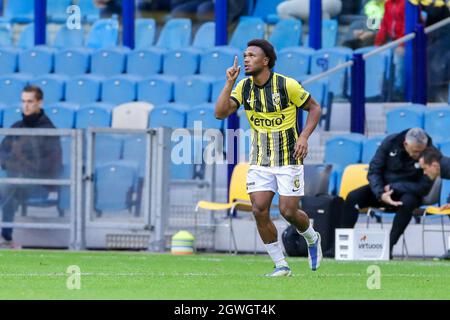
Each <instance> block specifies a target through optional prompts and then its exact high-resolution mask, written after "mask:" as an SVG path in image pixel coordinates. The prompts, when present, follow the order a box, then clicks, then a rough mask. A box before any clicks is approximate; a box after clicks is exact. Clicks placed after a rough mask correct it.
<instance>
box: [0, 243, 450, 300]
mask: <svg viewBox="0 0 450 320" xmlns="http://www.w3.org/2000/svg"><path fill="white" fill-rule="evenodd" d="M0 261H1V263H0V283H1V285H0V299H121V300H124V299H168V300H184V299H195V300H203V299H208V300H209V299H220V300H228V299H232V300H242V299H246V300H247V299H251V300H253V299H270V300H303V299H450V262H445V261H439V262H438V261H424V260H416V261H400V260H394V261H390V262H337V261H335V260H330V259H325V260H324V261H323V262H322V266H321V268H320V269H319V270H318V271H317V272H312V271H310V270H309V267H308V261H307V259H303V258H288V262H289V264H290V266H291V268H292V270H293V276H292V277H290V278H267V277H264V274H265V273H268V272H270V271H271V270H272V268H273V264H272V262H271V260H270V258H269V257H268V256H267V255H237V256H234V255H227V254H202V253H198V254H195V255H189V256H174V255H171V254H168V253H166V254H155V253H146V252H111V251H103V252H96V251H84V252H70V251H49V250H11V251H9V250H2V251H0ZM71 265H77V266H78V267H79V268H80V271H81V277H80V279H81V288H80V289H79V290H76V289H75V290H69V289H68V288H67V284H66V283H67V279H68V277H69V274H68V273H67V268H68V267H69V266H71ZM371 265H377V266H378V267H379V268H380V269H379V270H380V274H381V278H380V285H381V286H380V289H373V290H369V289H368V288H367V280H368V278H369V277H370V276H371V274H369V273H368V271H367V269H368V267H369V266H371Z"/></svg>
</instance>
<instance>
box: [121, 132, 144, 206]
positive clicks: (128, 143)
mask: <svg viewBox="0 0 450 320" xmlns="http://www.w3.org/2000/svg"><path fill="white" fill-rule="evenodd" d="M146 153H147V139H146V136H145V135H143V134H134V135H127V137H126V138H125V139H124V146H123V157H122V158H123V160H126V161H129V162H134V163H135V164H136V165H137V167H138V176H139V178H140V179H143V178H144V177H145V159H146ZM141 183H143V181H141ZM139 188H142V185H141V186H136V189H137V192H139ZM137 201H139V200H137Z"/></svg>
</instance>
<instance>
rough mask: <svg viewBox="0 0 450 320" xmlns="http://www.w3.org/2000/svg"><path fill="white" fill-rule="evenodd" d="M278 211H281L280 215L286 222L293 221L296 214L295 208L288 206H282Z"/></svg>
mask: <svg viewBox="0 0 450 320" xmlns="http://www.w3.org/2000/svg"><path fill="white" fill-rule="evenodd" d="M280 212H281V215H282V216H283V217H284V218H285V219H286V220H287V221H288V222H291V221H294V217H295V215H297V214H298V212H297V209H294V208H289V207H286V208H283V209H282V208H280Z"/></svg>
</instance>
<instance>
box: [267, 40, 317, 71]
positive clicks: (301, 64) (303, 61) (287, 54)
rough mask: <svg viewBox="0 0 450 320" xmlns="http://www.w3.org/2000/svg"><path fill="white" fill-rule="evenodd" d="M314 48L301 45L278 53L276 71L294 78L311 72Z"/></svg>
mask: <svg viewBox="0 0 450 320" xmlns="http://www.w3.org/2000/svg"><path fill="white" fill-rule="evenodd" d="M313 54H314V50H312V49H309V48H301V47H289V48H285V49H282V50H281V51H280V52H279V53H278V57H277V63H276V65H275V71H276V72H278V73H280V74H282V75H286V76H288V77H292V78H296V79H297V78H298V77H299V76H302V75H305V74H308V73H309V70H310V64H311V57H312V55H313Z"/></svg>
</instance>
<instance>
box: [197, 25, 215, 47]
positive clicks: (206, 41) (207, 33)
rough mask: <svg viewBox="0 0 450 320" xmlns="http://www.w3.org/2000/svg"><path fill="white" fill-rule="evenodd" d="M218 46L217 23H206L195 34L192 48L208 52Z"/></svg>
mask: <svg viewBox="0 0 450 320" xmlns="http://www.w3.org/2000/svg"><path fill="white" fill-rule="evenodd" d="M215 45H216V23H215V22H211V21H209V22H205V23H203V24H202V25H201V26H200V28H198V30H197V32H196V33H195V36H194V40H193V41H192V47H193V48H196V49H202V50H208V49H212V48H214V46H215Z"/></svg>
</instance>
